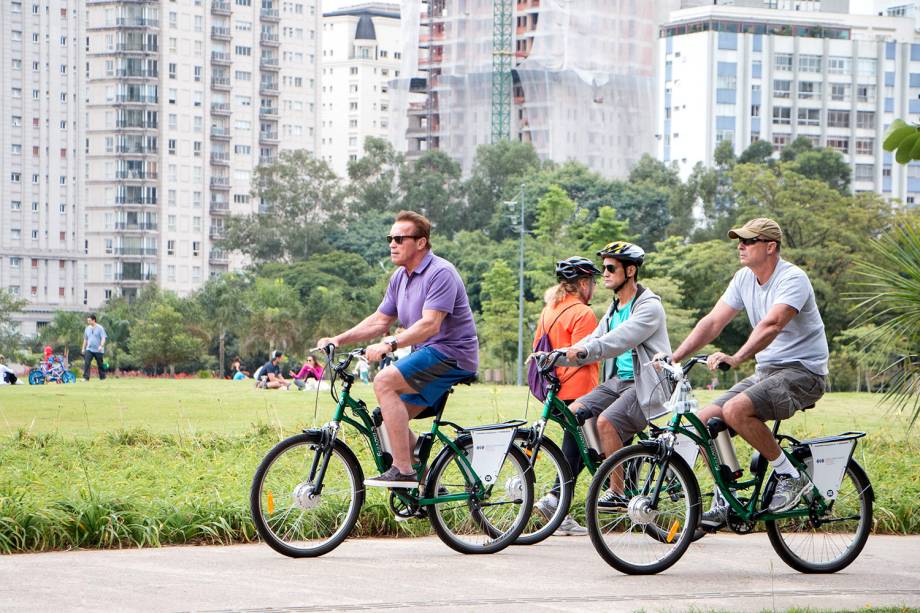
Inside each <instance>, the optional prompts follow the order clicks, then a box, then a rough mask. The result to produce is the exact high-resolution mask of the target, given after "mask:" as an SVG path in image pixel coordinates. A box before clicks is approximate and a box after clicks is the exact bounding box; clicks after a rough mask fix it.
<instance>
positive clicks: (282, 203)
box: [218, 151, 345, 262]
mask: <svg viewBox="0 0 920 613" xmlns="http://www.w3.org/2000/svg"><path fill="white" fill-rule="evenodd" d="M253 195H254V196H255V200H256V201H261V203H262V205H261V208H260V210H259V211H258V212H256V213H252V214H249V215H242V216H232V217H231V218H230V219H229V220H228V223H227V225H226V236H225V238H224V239H223V240H221V241H219V243H218V244H219V245H220V246H221V247H222V248H224V249H228V250H234V251H239V252H241V253H243V254H245V255H247V256H249V257H250V258H252V260H253V261H255V262H269V261H279V260H280V261H285V262H292V261H295V260H302V259H306V258H308V257H309V256H310V255H312V254H313V253H317V252H322V251H325V250H328V247H327V243H326V228H328V227H329V225H330V224H333V223H337V222H338V221H340V220H341V218H342V215H343V214H344V211H345V207H344V206H343V203H344V192H343V189H342V187H341V185H340V180H339V178H338V177H337V176H336V175H335V173H334V172H333V171H332V169H331V168H330V167H329V165H328V164H327V163H326V162H325V161H324V160H320V159H317V158H314V157H313V156H312V154H310V153H309V152H307V151H284V152H282V153H281V155H280V156H279V159H278V161H277V162H276V163H274V164H268V165H263V166H259V167H258V168H256V172H255V175H254V176H253Z"/></svg>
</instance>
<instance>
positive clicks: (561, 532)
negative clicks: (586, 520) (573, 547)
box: [554, 515, 588, 536]
mask: <svg viewBox="0 0 920 613" xmlns="http://www.w3.org/2000/svg"><path fill="white" fill-rule="evenodd" d="M554 534H555V535H556V536H585V535H587V534H588V529H587V528H585V527H584V526H581V525H579V524H578V522H577V521H575V518H573V517H572V516H571V515H566V516H565V519H563V520H562V523H561V524H559V527H558V528H557V529H556V532H555V533H554Z"/></svg>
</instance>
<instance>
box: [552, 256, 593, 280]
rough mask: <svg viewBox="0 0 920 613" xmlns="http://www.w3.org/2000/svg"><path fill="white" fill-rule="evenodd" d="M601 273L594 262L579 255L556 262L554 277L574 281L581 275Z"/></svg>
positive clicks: (590, 275)
mask: <svg viewBox="0 0 920 613" xmlns="http://www.w3.org/2000/svg"><path fill="white" fill-rule="evenodd" d="M599 274H601V271H600V270H599V269H598V268H597V266H595V265H594V262H592V261H591V260H589V259H588V258H583V257H581V256H578V255H576V256H572V257H570V258H566V259H564V260H560V261H558V262H556V278H557V279H559V280H560V281H574V280H575V279H579V278H581V277H593V276H595V275H599Z"/></svg>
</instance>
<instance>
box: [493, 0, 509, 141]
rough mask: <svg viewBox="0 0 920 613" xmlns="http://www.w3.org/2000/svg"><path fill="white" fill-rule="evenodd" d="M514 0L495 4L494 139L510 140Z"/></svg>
mask: <svg viewBox="0 0 920 613" xmlns="http://www.w3.org/2000/svg"><path fill="white" fill-rule="evenodd" d="M513 1H514V0H493V5H492V142H493V143H497V142H499V141H503V140H510V139H511V90H512V88H513V86H514V82H513V80H512V78H511V68H512V66H513V58H514V55H513V49H512V48H511V45H512V42H513V33H512V27H513V24H514V6H513V5H512V2H513Z"/></svg>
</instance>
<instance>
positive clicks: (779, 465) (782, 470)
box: [770, 452, 799, 479]
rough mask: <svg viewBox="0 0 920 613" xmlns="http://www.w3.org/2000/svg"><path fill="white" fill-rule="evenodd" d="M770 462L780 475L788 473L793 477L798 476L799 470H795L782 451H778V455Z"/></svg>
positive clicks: (796, 477)
mask: <svg viewBox="0 0 920 613" xmlns="http://www.w3.org/2000/svg"><path fill="white" fill-rule="evenodd" d="M770 464H772V465H773V470H774V471H776V472H777V473H778V474H780V475H789V476H790V477H792V478H793V479H798V478H799V471H798V470H796V468H795V466H793V465H792V462H790V461H789V458H787V457H786V454H785V453H783V452H780V454H779V457H778V458H776V459H775V460H770Z"/></svg>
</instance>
